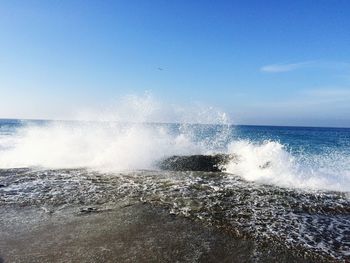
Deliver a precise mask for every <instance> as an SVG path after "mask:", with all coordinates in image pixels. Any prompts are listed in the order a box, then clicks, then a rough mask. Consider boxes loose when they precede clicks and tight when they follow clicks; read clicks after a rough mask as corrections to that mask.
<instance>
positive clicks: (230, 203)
mask: <svg viewBox="0 0 350 263" xmlns="http://www.w3.org/2000/svg"><path fill="white" fill-rule="evenodd" d="M0 180H1V181H0V184H1V187H0V205H1V206H13V205H15V206H17V205H19V206H36V207H42V209H43V210H45V211H50V212H52V213H56V212H58V213H59V210H60V209H62V208H63V207H67V206H68V207H69V206H75V205H79V206H81V207H83V208H84V209H82V210H81V213H85V212H89V211H90V212H103V211H108V210H111V209H112V210H113V209H114V208H115V207H120V204H121V203H124V204H126V205H128V204H133V203H137V202H145V203H148V204H152V205H155V206H160V207H164V208H166V209H167V210H168V212H169V213H170V214H174V215H178V216H182V217H187V218H189V219H192V220H195V221H199V222H201V223H203V224H209V225H212V226H215V227H218V228H221V229H225V231H227V233H229V234H230V235H234V236H236V237H239V238H245V239H249V240H254V241H255V242H257V244H259V246H261V247H262V248H263V247H266V246H271V247H273V248H274V249H275V248H276V247H282V248H284V249H288V250H290V253H293V254H297V255H300V256H301V257H306V258H309V259H313V260H320V261H328V260H334V261H338V260H339V261H341V260H349V259H350V254H349V251H350V242H349V241H350V240H349V236H350V232H349V229H350V197H349V194H348V193H342V192H327V191H314V192H310V191H302V190H293V189H288V188H280V187H275V186H269V185H261V184H256V183H253V182H247V181H245V180H242V179H241V178H240V177H238V176H234V175H232V174H227V173H204V172H164V171H133V172H125V173H101V172H96V171H91V170H86V169H68V170H42V169H39V170H32V169H10V170H8V169H7V170H4V169H3V170H1V171H0Z"/></svg>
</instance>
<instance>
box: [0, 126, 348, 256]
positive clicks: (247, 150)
mask: <svg viewBox="0 0 350 263" xmlns="http://www.w3.org/2000/svg"><path fill="white" fill-rule="evenodd" d="M216 153H225V154H235V155H237V156H238V161H236V162H231V163H229V164H227V165H226V167H225V170H226V171H225V173H204V172H169V171H160V170H159V169H158V168H157V162H158V161H159V160H162V159H164V158H166V157H169V156H172V155H193V154H216ZM266 163H269V164H270V165H269V166H268V167H266V168H264V169H262V168H261V167H262V166H263V165H264V164H266ZM96 173H98V174H100V175H105V176H106V178H107V177H108V178H109V177H110V176H111V175H115V177H113V178H114V179H113V180H117V184H120V185H123V187H124V188H123V189H121V188H120V189H119V188H118V189H119V190H118V189H109V188H107V189H104V191H105V195H106V196H105V197H106V199H103V200H102V201H101V200H98V198H100V197H98V196H99V193H100V192H98V191H96V187H95V188H94V187H90V186H89V187H90V188H89V187H88V186H86V187H88V188H89V191H87V190H86V189H85V188H84V187H85V186H84V185H85V184H87V185H89V184H94V182H93V181H86V180H87V179H86V178H90V177H91V176H95V174H96ZM123 174H124V175H125V174H126V175H127V176H123ZM63 177H64V180H62V182H59V183H58V182H57V181H55V182H53V181H52V178H63ZM0 180H1V186H2V187H0V205H1V204H2V205H7V204H21V203H26V204H28V203H29V204H37V203H42V202H51V203H52V204H55V202H58V203H59V202H63V199H65V200H66V201H67V200H68V199H69V200H70V201H67V202H73V201H74V197H69V198H68V195H69V191H71V190H72V189H70V190H69V189H68V188H66V187H64V184H65V183H69V182H70V183H72V182H76V181H80V183H79V185H77V186H76V187H77V188H76V189H75V188H74V187H75V186H74V184H72V185H73V186H72V187H73V189H74V191H77V192H78V193H80V195H81V196H83V197H85V199H86V200H85V201H84V202H92V203H94V202H96V203H101V202H102V203H103V202H107V201H108V198H107V197H108V196H109V195H110V194H111V195H112V192H113V196H114V197H115V196H118V194H119V195H121V194H122V195H123V196H127V195H130V196H135V195H136V196H137V195H138V197H139V198H140V199H142V200H144V201H145V202H149V203H152V204H157V205H161V206H165V207H167V208H168V209H169V211H170V212H171V213H174V214H178V215H182V216H186V217H189V218H193V219H196V220H201V221H203V222H204V223H210V224H213V225H218V226H219V227H221V226H224V227H226V228H229V229H231V230H232V232H233V233H236V234H237V235H238V236H247V237H249V238H252V239H254V240H256V242H257V243H258V244H264V243H266V242H270V241H271V242H273V244H275V245H276V246H285V247H288V248H289V249H291V250H292V251H294V252H293V253H298V254H300V255H302V256H303V255H309V254H310V253H311V255H312V257H314V259H317V258H319V259H320V260H325V261H327V260H334V261H343V260H344V261H346V260H350V129H348V128H310V127H273V126H234V125H204V124H186V123H185V124H154V123H142V124H140V123H115V122H69V121H25V120H0ZM19 180H20V183H18V181H19ZM165 182H166V183H165ZM114 183H115V182H114ZM81 187H82V188H81ZM44 188H45V189H46V190H45V191H43V189H44ZM108 189H109V190H108ZM55 191H56V192H55ZM57 191H59V192H60V195H59V196H58V197H57V196H56V197H55V198H51V197H52V195H53V193H57ZM94 191H95V192H94ZM118 191H119V192H118ZM50 193H51V195H50ZM45 195H48V196H49V197H47V196H46V197H45ZM44 197H45V198H44ZM50 198H51V199H50ZM77 198H78V197H77ZM80 198H81V197H80ZM83 199H84V198H83ZM72 200H73V201H72ZM262 247H263V246H262Z"/></svg>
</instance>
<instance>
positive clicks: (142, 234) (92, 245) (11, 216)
mask: <svg viewBox="0 0 350 263" xmlns="http://www.w3.org/2000/svg"><path fill="white" fill-rule="evenodd" d="M77 211H78V210H77V209H75V208H68V209H64V210H61V211H59V212H55V213H50V212H48V211H46V212H45V211H44V210H43V209H41V208H38V207H24V208H21V209H19V208H14V207H7V208H4V207H3V208H1V209H0V212H1V215H2V216H1V221H0V222H1V230H0V255H1V259H2V262H245V261H247V259H246V258H242V256H243V255H246V254H247V252H248V251H250V250H251V249H252V245H253V244H252V243H251V242H249V241H241V240H240V241H238V240H235V239H233V238H232V237H230V236H227V235H225V234H224V233H221V232H220V231H218V230H216V229H214V228H210V227H205V226H201V225H199V224H195V223H194V222H192V221H190V220H187V219H185V218H178V217H175V216H172V215H169V214H168V213H166V212H165V211H164V210H162V209H160V208H155V207H152V206H150V205H146V204H141V203H139V204H135V205H132V206H127V207H123V208H120V209H116V210H113V211H105V212H99V213H94V212H87V213H86V214H82V213H77ZM244 257H245V256H244Z"/></svg>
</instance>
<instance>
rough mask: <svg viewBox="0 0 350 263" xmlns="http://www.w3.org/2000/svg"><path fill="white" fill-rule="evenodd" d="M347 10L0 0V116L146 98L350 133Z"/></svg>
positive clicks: (327, 1) (333, 3)
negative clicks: (345, 129) (344, 129)
mask: <svg viewBox="0 0 350 263" xmlns="http://www.w3.org/2000/svg"><path fill="white" fill-rule="evenodd" d="M349 14H350V1H348V0H318V1H312V0H295V1H280V0H276V1H272V0H266V1H260V0H256V1H253V0H244V1H243V0H242V1H238V0H237V1H233V0H230V1H205V0H201V1H199V0H198V1H190V0H184V1H182V0H167V1H156V0H139V1H134V0H126V1H108V0H105V1H98V0H95V1H87V0H86V1H78V0H67V1H54V0H52V1H46V0H45V1H32V0H26V1H17V0H2V1H0V118H30V119H71V118H73V116H74V114H75V113H76V112H78V111H79V110H80V109H95V108H96V109H98V108H103V107H105V106H106V105H110V104H113V103H114V102H115V101H116V100H117V98H120V97H123V96H126V95H129V94H136V95H138V96H143V94H145V92H147V93H151V94H152V96H154V97H155V98H157V100H159V101H162V103H164V104H169V105H193V104H196V103H200V104H201V105H208V106H212V107H217V108H220V109H222V110H223V111H225V112H226V113H227V114H228V115H229V116H230V118H231V119H232V121H233V123H237V124H258V125H264V124H266V125H297V126H337V127H338V126H339V127H350V15H349Z"/></svg>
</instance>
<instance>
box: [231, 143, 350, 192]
mask: <svg viewBox="0 0 350 263" xmlns="http://www.w3.org/2000/svg"><path fill="white" fill-rule="evenodd" d="M228 151H229V152H230V153H235V154H237V155H238V158H239V160H238V162H236V161H233V162H231V163H230V164H228V165H227V172H228V173H232V174H236V175H239V176H241V177H243V178H244V179H246V180H248V181H255V182H259V183H264V184H274V185H278V186H282V187H296V188H306V189H314V190H316V189H327V190H337V191H350V156H346V155H344V154H342V153H337V152H333V153H332V154H328V155H312V154H306V153H304V154H300V155H295V156H294V155H292V154H291V153H290V152H288V151H287V149H286V147H285V146H284V145H282V144H281V143H279V142H276V141H264V142H263V143H253V142H250V141H247V140H241V141H236V142H231V143H230V144H229V145H228ZM305 155H307V156H305Z"/></svg>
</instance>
